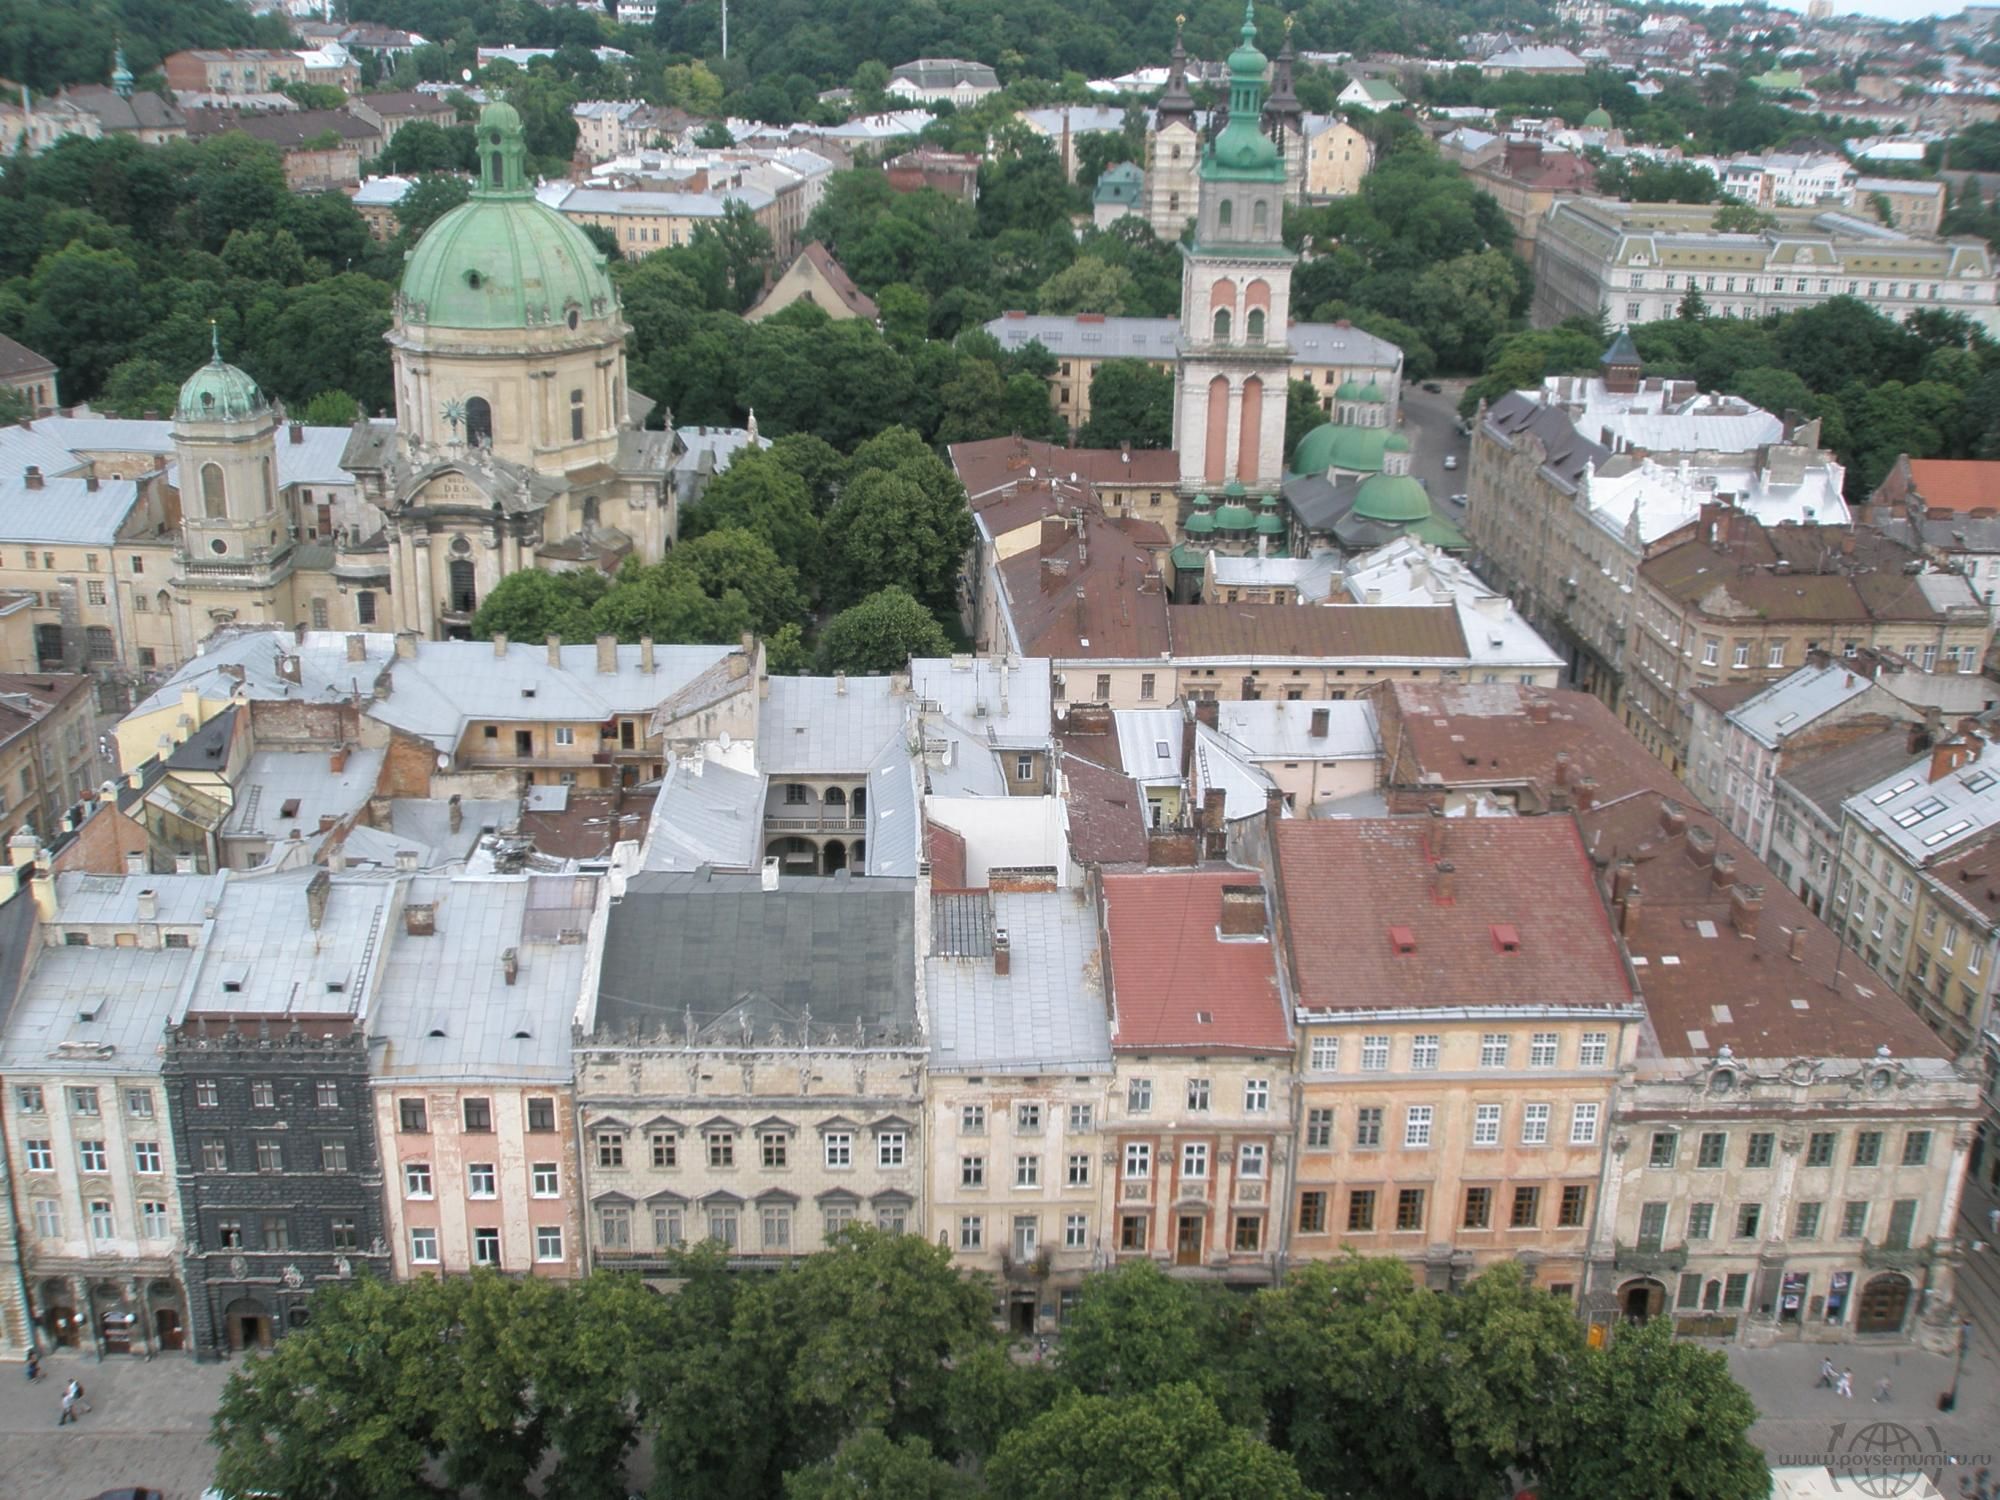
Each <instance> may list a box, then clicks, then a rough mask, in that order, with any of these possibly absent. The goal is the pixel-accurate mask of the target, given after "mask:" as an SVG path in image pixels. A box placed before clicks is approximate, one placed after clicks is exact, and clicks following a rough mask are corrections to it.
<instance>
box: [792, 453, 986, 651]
mask: <svg viewBox="0 0 2000 1500" xmlns="http://www.w3.org/2000/svg"><path fill="white" fill-rule="evenodd" d="M972 538H973V526H972V512H971V511H970V510H969V509H968V508H967V506H966V502H965V488H964V486H963V485H961V484H960V483H959V482H958V478H957V476H956V475H954V474H953V473H952V472H951V469H950V468H949V467H948V466H947V465H946V464H945V463H944V461H943V460H942V459H940V458H939V457H938V456H937V455H936V454H935V453H933V452H932V451H931V450H930V449H929V448H928V447H926V446H925V445H924V442H923V440H922V439H921V438H920V437H918V436H917V434H916V433H914V432H912V431H911V430H910V429H909V428H907V427H892V428H890V429H889V430H888V431H887V432H885V433H883V434H882V435H881V436H879V437H876V438H873V439H871V440H869V441H868V442H866V443H863V444H862V445H861V446H860V447H859V448H858V449H856V450H855V453H854V455H853V467H852V469H851V470H850V472H849V475H848V478H847V480H846V482H845V483H844V484H843V485H842V486H841V491H840V498H839V499H838V500H837V501H835V502H834V506H833V508H832V509H831V510H830V511H828V512H827V517H826V539H827V542H828V545H829V548H830V550H831V552H832V564H831V566H832V569H833V571H832V572H831V573H830V574H829V575H828V577H827V592H828V593H829V594H830V595H831V596H832V597H833V598H834V599H835V600H836V601H837V602H843V603H845V602H851V601H854V600H858V599H862V598H865V597H866V596H867V595H869V594H872V593H874V592H875V591H876V590H877V589H880V588H884V587H886V586H888V585H890V584H898V585H901V586H902V587H903V588H906V589H908V590H909V592H910V593H911V594H913V595H914V596H915V597H916V598H917V599H918V600H919V601H921V602H922V603H923V605H924V606H925V607H926V608H927V609H930V610H932V611H935V612H936V613H938V614H946V613H949V612H951V611H954V610H955V609H956V608H957V584H958V572H959V569H960V567H961V566H962V565H963V562H964V559H965V555H966V551H967V549H968V548H970V547H971V545H972Z"/></svg>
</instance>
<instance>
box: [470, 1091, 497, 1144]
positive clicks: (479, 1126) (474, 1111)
mask: <svg viewBox="0 0 2000 1500" xmlns="http://www.w3.org/2000/svg"><path fill="white" fill-rule="evenodd" d="M465 1128H466V1130H468V1131H469V1132H471V1133H472V1134H474V1135H484V1134H486V1133H488V1132H490V1131H491V1130H492V1129H493V1101H492V1100H491V1099H468V1100H466V1101H465Z"/></svg>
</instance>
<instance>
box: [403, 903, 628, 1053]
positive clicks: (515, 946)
mask: <svg viewBox="0 0 2000 1500" xmlns="http://www.w3.org/2000/svg"><path fill="white" fill-rule="evenodd" d="M551 888H558V889H551ZM597 889H598V882H597V880H596V879H595V878H593V877H591V876H568V875H565V876H537V875H527V876H518V875H505V876H488V877H482V878H471V877H465V876H461V877H459V878H456V879H452V880H422V881H414V882H412V884H411V889H410V891H409V895H408V901H409V902H410V903H411V904H428V905H430V906H432V908H433V913H434V920H435V923H436V931H435V932H433V933H431V934H429V935H427V936H412V935H411V934H410V932H409V931H408V928H407V924H399V926H398V928H397V930H396V931H395V933H394V934H393V936H392V937H391V939H390V943H389V957H388V962H387V963H386V964H385V965H384V966H383V970H382V979H381V988H380V991H379V993H378V994H377V997H376V1002H375V1012H374V1016H373V1019H372V1020H371V1021H370V1022H369V1027H368V1030H369V1035H370V1036H371V1037H373V1038H376V1039H381V1040H384V1041H386V1044H387V1045H386V1046H384V1047H383V1049H382V1050H381V1051H380V1052H379V1053H377V1054H375V1055H374V1056H373V1058H372V1060H371V1066H370V1071H371V1072H373V1073H377V1074H379V1075H381V1076H384V1077H389V1078H397V1079H410V1078H436V1079H495V1080H502V1079H525V1080H548V1081H551V1082H554V1081H560V1080H563V1079H566V1078H568V1077H569V1076H570V1018H571V1017H572V1016H573V1015H574V1014H575V1012H576V1007H577V1002H578V1000H579V999H581V998H582V994H583V988H584V985H585V983H586V982H587V979H588V975H589V968H590V965H589V961H588V954H589V948H588V946H587V945H586V944H585V943H584V942H582V941H581V940H580V939H573V940H571V941H568V942H564V941H561V940H560V934H561V932H562V931H565V930H566V931H571V932H578V933H580V932H581V931H582V929H583V928H585V927H587V926H588V925H589V909H590V905H591V903H593V902H594V901H595V899H596V896H597ZM550 897H554V898H557V899H559V900H560V901H561V902H563V903H566V904H565V905H564V906H563V907H562V908H560V909H561V910H563V911H565V912H574V911H578V910H580V915H579V916H576V917H574V918H571V917H565V919H564V920H565V921H572V920H573V921H575V923H576V925H575V926H571V927H567V928H564V927H562V926H561V925H560V924H558V925H556V926H555V927H553V928H550V929H549V930H546V931H545V930H542V929H544V928H549V924H538V923H537V922H536V921H535V920H534V917H535V916H536V915H537V914H538V913H539V912H540V911H542V910H544V909H555V908H545V899H546V898H550ZM579 900H580V901H581V902H582V903H583V905H582V907H581V908H580V909H579V908H577V907H575V905H574V903H575V902H577V901H579ZM509 950H511V951H512V952H513V953H514V956H515V961H516V967H515V977H514V979H513V982H511V983H510V982H509V981H508V979H507V973H506V969H505V968H504V966H503V964H502V955H503V954H505V953H506V952H508V951H509Z"/></svg>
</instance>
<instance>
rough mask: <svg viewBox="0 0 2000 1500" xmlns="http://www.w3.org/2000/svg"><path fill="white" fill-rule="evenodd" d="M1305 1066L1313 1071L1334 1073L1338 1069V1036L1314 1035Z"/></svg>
mask: <svg viewBox="0 0 2000 1500" xmlns="http://www.w3.org/2000/svg"><path fill="white" fill-rule="evenodd" d="M1306 1066H1307V1067H1308V1068H1310V1069H1311V1070H1312V1071H1313V1072H1315V1073H1334V1072H1338V1071H1339V1069H1340V1038H1339V1037H1337V1036H1316V1037H1314V1038H1313V1039H1312V1048H1311V1051H1310V1053H1309V1056H1308V1060H1307V1063H1306Z"/></svg>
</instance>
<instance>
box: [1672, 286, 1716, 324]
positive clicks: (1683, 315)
mask: <svg viewBox="0 0 2000 1500" xmlns="http://www.w3.org/2000/svg"><path fill="white" fill-rule="evenodd" d="M1674 316H1675V317H1677V318H1679V319H1680V320H1681V321H1682V322H1684V323H1694V322H1698V321H1700V320H1701V319H1702V318H1705V317H1707V316H1708V303H1707V302H1705V301H1704V300H1703V299H1702V295H1701V290H1700V288H1698V287H1697V286H1696V285H1695V284H1694V282H1693V281H1692V280H1690V281H1689V282H1688V289H1687V290H1686V291H1685V292H1682V293H1681V300H1680V305H1679V306H1678V307H1676V308H1675V309H1674Z"/></svg>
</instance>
